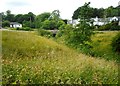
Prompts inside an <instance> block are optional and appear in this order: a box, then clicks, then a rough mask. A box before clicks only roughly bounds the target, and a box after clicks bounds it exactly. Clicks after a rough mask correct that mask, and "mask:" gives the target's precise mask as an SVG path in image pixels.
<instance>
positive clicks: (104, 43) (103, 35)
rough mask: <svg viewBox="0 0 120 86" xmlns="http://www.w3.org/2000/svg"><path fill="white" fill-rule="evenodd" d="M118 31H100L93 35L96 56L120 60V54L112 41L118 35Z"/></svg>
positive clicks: (93, 49)
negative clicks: (112, 45)
mask: <svg viewBox="0 0 120 86" xmlns="http://www.w3.org/2000/svg"><path fill="white" fill-rule="evenodd" d="M117 33H118V31H104V32H98V33H96V34H95V35H93V37H92V45H93V48H92V49H91V51H92V53H93V55H94V56H96V57H99V58H104V59H106V60H114V61H116V62H119V61H120V58H119V57H120V55H119V54H117V53H115V52H114V51H113V50H112V47H111V43H112V39H113V37H115V36H116V34H117Z"/></svg>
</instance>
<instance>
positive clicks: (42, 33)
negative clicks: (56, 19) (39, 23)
mask: <svg viewBox="0 0 120 86" xmlns="http://www.w3.org/2000/svg"><path fill="white" fill-rule="evenodd" d="M38 35H40V36H44V37H47V38H51V37H53V33H52V32H50V31H47V30H44V29H38Z"/></svg>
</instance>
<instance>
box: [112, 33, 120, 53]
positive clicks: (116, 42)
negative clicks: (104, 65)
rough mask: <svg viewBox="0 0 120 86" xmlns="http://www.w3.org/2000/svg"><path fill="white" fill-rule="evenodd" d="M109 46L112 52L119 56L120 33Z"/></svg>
mask: <svg viewBox="0 0 120 86" xmlns="http://www.w3.org/2000/svg"><path fill="white" fill-rule="evenodd" d="M111 45H112V48H113V50H114V51H115V52H118V53H119V54H120V32H119V33H118V34H117V35H116V36H115V37H114V38H113V40H112V43H111Z"/></svg>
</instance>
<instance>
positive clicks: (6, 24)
mask: <svg viewBox="0 0 120 86" xmlns="http://www.w3.org/2000/svg"><path fill="white" fill-rule="evenodd" d="M2 27H10V22H9V21H4V22H2Z"/></svg>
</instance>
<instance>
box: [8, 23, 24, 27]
mask: <svg viewBox="0 0 120 86" xmlns="http://www.w3.org/2000/svg"><path fill="white" fill-rule="evenodd" d="M10 27H12V28H22V24H20V23H18V22H11V23H10Z"/></svg>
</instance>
